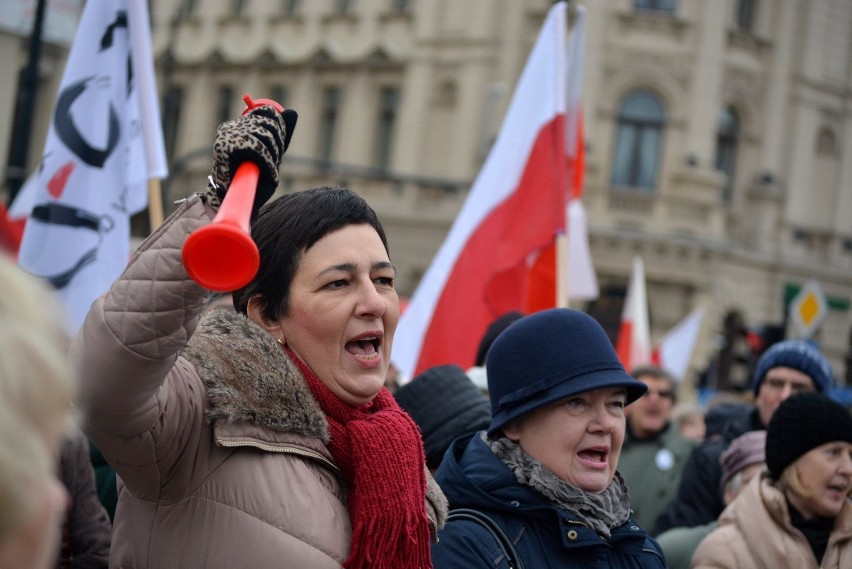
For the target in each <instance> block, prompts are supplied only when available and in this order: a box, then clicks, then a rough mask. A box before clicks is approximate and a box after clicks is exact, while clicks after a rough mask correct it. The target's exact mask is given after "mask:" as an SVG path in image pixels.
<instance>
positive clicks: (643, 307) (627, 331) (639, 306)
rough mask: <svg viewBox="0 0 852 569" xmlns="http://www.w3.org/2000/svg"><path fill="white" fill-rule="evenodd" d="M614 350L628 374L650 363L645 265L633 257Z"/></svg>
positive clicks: (649, 332)
mask: <svg viewBox="0 0 852 569" xmlns="http://www.w3.org/2000/svg"><path fill="white" fill-rule="evenodd" d="M615 351H616V353H617V354H618V359H619V360H621V365H623V366H624V369H626V370H627V373H630V370H632V369H633V368H635V367H636V366H640V365H648V364H651V363H653V361H652V356H651V330H650V324H649V322H648V296H647V293H646V291H645V264H644V263H643V262H642V258H641V257H634V258H633V274H632V276H631V277H630V284H629V285H628V287H627V298H626V299H625V301H624V308H623V309H622V311H621V326H620V327H619V329H618V343H617V344H616V348H615Z"/></svg>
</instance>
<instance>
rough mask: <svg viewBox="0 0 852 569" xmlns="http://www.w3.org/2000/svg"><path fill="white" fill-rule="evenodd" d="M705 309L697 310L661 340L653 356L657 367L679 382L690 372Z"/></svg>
mask: <svg viewBox="0 0 852 569" xmlns="http://www.w3.org/2000/svg"><path fill="white" fill-rule="evenodd" d="M703 319H704V309H703V308H701V307H698V308H696V309H695V310H693V311H692V312H690V313H689V314H688V315H687V316H686V317H685V318H684V319H683V320H681V321H680V322H678V323H677V325H675V327H674V328H672V329H671V330H669V331H668V332H667V333H666V335H665V336H663V337H662V338H660V341H659V342H658V343H657V346H656V347H655V348H654V352H653V354H652V358H651V359H652V361H653V363H654V364H655V365H657V366H659V367H661V368H663V369H666V370H668V372H669V373H671V374H672V375H673V376H674V377H675V379H676V380H677V381H678V382H681V381H683V379H684V378H685V377H686V373H687V371H689V361H690V360H691V359H692V352H693V351H694V350H695V344H696V343H697V341H698V333H699V332H700V331H701V321H702V320H703Z"/></svg>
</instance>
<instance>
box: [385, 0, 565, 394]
mask: <svg viewBox="0 0 852 569" xmlns="http://www.w3.org/2000/svg"><path fill="white" fill-rule="evenodd" d="M566 10H567V8H566V5H565V3H564V2H558V3H556V4H554V5H553V7H551V9H550V11H549V12H548V15H547V18H546V19H545V21H544V24H543V25H542V28H541V31H540V33H539V36H538V39H537V40H536V42H535V45H534V46H533V49H532V52H531V53H530V56H529V58H528V59H527V62H526V65H525V66H524V69H523V72H522V73H521V76H520V79H519V81H518V84H517V86H516V88H515V92H514V94H513V96H512V100H511V102H510V104H509V108H508V110H507V112H506V116H505V118H504V120H503V124H502V126H501V128H500V132H499V133H498V135H497V139H496V141H495V143H494V146H493V148H492V149H491V152H490V153H489V155H488V158H487V159H486V161H485V164H484V165H483V167H482V170H480V172H479V175H478V176H477V178H476V180H475V181H474V183H473V186H472V187H471V189H470V193H469V194H468V197H467V199H466V200H465V203H464V205H463V206H462V208H461V211H460V212H459V214H458V216H457V217H456V219H455V221H454V223H453V225H452V227H451V228H450V232H449V234H448V236H447V238H446V240H445V241H444V243H443V244H442V245H441V247H440V249H439V250H438V253H437V254H436V256H435V258H434V259H433V261H432V264H431V265H430V266H429V268H428V270H427V271H426V274H425V275H424V276H423V278H422V279H421V281H420V284H419V286H418V287H417V290H416V291H415V293H414V295H413V296H412V298H411V302H410V304H409V305H408V308H407V309H406V311H405V314H404V315H403V316H402V318H401V320H400V323H399V327H398V329H397V332H396V336H395V338H394V348H393V361H394V363H395V365H396V366H397V367H398V368H399V369H400V370H401V371H402V372H403V373H405V374H407V375H408V376H409V377H411V376H414V375H416V374H417V373H419V372H420V371H422V370H424V369H426V368H428V367H431V366H434V365H439V364H447V363H454V364H457V365H459V366H461V367H462V368H464V369H467V368H468V367H470V366H471V365H472V364H473V361H474V357H475V355H476V349H477V346H478V344H479V341H480V339H481V337H482V335H483V334H484V332H485V329H486V328H487V326H488V325H489V324H490V323H491V322H492V321H494V320H495V319H496V318H497V317H498V316H500V315H502V314H504V313H506V312H509V311H512V310H521V309H523V308H524V306H525V302H526V298H527V273H528V271H529V269H530V265H531V264H532V262H533V261H534V260H535V258H536V256H537V255H538V254H539V253H540V252H541V251H542V250H544V249H546V248H547V247H548V246H550V245H551V244H552V243H553V241H554V236H555V235H557V234H558V233H559V232H564V231H565V211H566V207H567V202H568V198H569V185H568V175H567V158H566V144H565V141H566V133H565V112H566V106H567V77H566V71H567V66H566V48H567V45H566V25H567V24H566Z"/></svg>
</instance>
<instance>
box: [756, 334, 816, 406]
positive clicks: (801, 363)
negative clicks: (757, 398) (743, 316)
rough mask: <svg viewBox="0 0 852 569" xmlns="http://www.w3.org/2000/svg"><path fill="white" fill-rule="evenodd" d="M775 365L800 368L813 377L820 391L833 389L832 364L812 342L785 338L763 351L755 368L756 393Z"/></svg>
mask: <svg viewBox="0 0 852 569" xmlns="http://www.w3.org/2000/svg"><path fill="white" fill-rule="evenodd" d="M774 367H789V368H793V369H796V370H799V371H800V372H802V373H804V374H806V375H808V376H809V377H810V378H811V379H813V381H814V385H815V386H816V388H817V390H818V391H822V392H823V393H828V392H829V391H830V390H831V384H832V378H831V364H830V363H828V360H827V359H825V356H823V355H822V354H821V353H820V351H819V348H817V347H816V346H815V345H814V344H813V343H812V342H809V341H807V340H784V341H783V342H778V343H777V344H773V345H772V346H770V347H769V349H768V350H766V351H765V352H763V355H762V356H760V359H759V360H757V365H756V366H755V370H754V394H755V395H757V392H758V391H760V384H761V383H763V378H764V377H765V376H766V373H767V372H768V371H769V370H771V369H772V368H774Z"/></svg>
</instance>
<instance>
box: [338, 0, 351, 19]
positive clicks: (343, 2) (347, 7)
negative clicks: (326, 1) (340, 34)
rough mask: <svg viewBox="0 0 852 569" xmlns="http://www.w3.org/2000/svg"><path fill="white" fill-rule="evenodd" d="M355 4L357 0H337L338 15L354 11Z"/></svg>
mask: <svg viewBox="0 0 852 569" xmlns="http://www.w3.org/2000/svg"><path fill="white" fill-rule="evenodd" d="M354 5H355V0H337V13H338V15H341V16H345V15H347V14H349V13H350V12H351V11H352V8H353V7H354Z"/></svg>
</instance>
